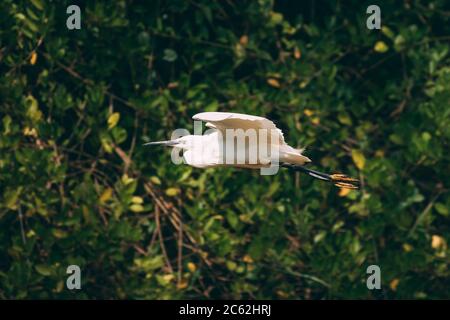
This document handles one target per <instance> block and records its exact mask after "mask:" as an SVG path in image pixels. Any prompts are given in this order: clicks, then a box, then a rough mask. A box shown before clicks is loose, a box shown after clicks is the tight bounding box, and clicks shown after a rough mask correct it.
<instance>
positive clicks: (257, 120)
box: [188, 112, 311, 167]
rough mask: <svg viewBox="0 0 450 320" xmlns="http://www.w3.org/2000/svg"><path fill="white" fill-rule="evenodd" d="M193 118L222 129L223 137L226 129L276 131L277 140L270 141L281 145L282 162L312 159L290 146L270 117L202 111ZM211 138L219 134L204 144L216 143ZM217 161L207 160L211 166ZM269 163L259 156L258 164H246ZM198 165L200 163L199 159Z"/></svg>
mask: <svg viewBox="0 0 450 320" xmlns="http://www.w3.org/2000/svg"><path fill="white" fill-rule="evenodd" d="M192 119H194V120H201V121H204V122H206V126H208V127H210V128H214V129H217V130H219V131H221V132H222V135H221V136H222V137H224V136H225V130H226V129H242V130H244V131H245V130H247V129H254V130H256V131H258V130H260V129H265V130H269V131H271V132H273V133H274V138H275V141H274V142H270V143H271V144H272V143H277V145H278V146H279V161H280V162H288V163H292V164H300V165H303V164H305V163H307V162H310V161H311V160H310V159H309V158H307V157H305V156H304V155H302V151H303V149H295V148H292V147H291V146H289V145H288V144H287V143H286V142H285V140H284V136H283V132H282V131H281V130H280V129H279V128H277V126H276V125H275V123H273V121H271V120H269V119H266V118H263V117H259V116H253V115H248V114H241V113H234V112H202V113H198V114H196V115H194V116H193V117H192ZM270 134H271V133H269V135H270ZM207 136H208V135H207ZM211 138H213V139H215V138H217V135H214V136H210V137H205V138H203V139H204V142H205V143H203V145H210V144H214V143H213V142H212V139H211ZM270 141H272V140H270ZM202 148H203V151H204V147H202ZM210 148H213V146H211V147H210ZM215 149H217V148H215ZM215 149H214V150H215ZM211 151H212V149H211ZM246 152H248V151H246ZM190 154H192V153H190ZM211 154H214V155H215V154H217V153H216V152H211ZM217 161H218V160H217V159H208V160H207V161H206V162H209V163H208V165H207V166H210V165H211V162H212V163H215V162H217ZM188 163H189V161H188ZM268 164H270V159H267V158H259V159H258V164H257V165H250V166H246V167H261V166H267V165H268ZM196 165H198V161H197V163H196Z"/></svg>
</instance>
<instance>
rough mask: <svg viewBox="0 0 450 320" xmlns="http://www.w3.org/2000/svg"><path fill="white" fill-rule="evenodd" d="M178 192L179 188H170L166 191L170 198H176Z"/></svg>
mask: <svg viewBox="0 0 450 320" xmlns="http://www.w3.org/2000/svg"><path fill="white" fill-rule="evenodd" d="M178 191H179V190H178V189H177V188H169V189H167V190H166V194H167V195H168V196H169V197H174V196H176V195H177V194H178Z"/></svg>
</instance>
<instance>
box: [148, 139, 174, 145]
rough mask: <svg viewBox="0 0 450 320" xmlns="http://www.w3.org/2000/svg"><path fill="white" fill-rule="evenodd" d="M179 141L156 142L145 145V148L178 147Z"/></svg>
mask: <svg viewBox="0 0 450 320" xmlns="http://www.w3.org/2000/svg"><path fill="white" fill-rule="evenodd" d="M177 144H178V141H175V140H167V141H155V142H147V143H144V144H143V146H157V145H162V146H174V145H177Z"/></svg>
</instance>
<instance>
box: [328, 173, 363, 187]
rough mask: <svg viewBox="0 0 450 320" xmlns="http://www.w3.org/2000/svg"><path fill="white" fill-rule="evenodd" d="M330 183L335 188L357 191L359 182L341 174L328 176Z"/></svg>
mask: <svg viewBox="0 0 450 320" xmlns="http://www.w3.org/2000/svg"><path fill="white" fill-rule="evenodd" d="M330 178H331V181H332V182H333V183H334V185H335V186H336V187H339V188H347V189H359V180H358V179H355V178H350V177H349V176H347V175H345V174H342V173H335V174H330Z"/></svg>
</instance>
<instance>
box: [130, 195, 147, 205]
mask: <svg viewBox="0 0 450 320" xmlns="http://www.w3.org/2000/svg"><path fill="white" fill-rule="evenodd" d="M131 202H133V203H135V204H142V203H144V199H142V198H141V197H138V196H134V197H133V198H131Z"/></svg>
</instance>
